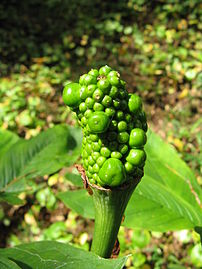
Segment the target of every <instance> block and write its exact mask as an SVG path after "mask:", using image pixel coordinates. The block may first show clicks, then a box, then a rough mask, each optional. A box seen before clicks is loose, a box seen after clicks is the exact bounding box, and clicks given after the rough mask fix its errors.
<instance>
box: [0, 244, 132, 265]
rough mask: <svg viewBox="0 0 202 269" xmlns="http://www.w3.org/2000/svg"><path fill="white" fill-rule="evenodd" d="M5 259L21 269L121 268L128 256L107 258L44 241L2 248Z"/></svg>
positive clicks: (2, 256)
mask: <svg viewBox="0 0 202 269" xmlns="http://www.w3.org/2000/svg"><path fill="white" fill-rule="evenodd" d="M5 259H9V260H11V261H13V262H15V263H16V264H17V265H18V266H19V267H20V268H21V269H27V268H29V269H32V268H33V269H36V268H38V269H42V268H43V269H44V268H47V269H48V268H55V269H57V268H63V269H78V268H82V269H89V268H92V269H93V268H96V269H103V268H105V269H121V268H123V266H124V264H125V262H126V260H127V257H123V258H119V259H108V260H107V259H103V258H100V257H98V256H97V255H95V254H93V253H91V252H87V251H84V250H82V249H79V248H76V247H73V246H72V245H69V244H63V243H59V242H56V241H55V242H54V241H42V242H35V243H29V244H23V245H19V246H16V247H13V248H8V249H0V261H1V260H5ZM8 268H9V267H8ZM17 268H18V267H16V269H17ZM13 269H15V267H13Z"/></svg>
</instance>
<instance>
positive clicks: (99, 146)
mask: <svg viewBox="0 0 202 269" xmlns="http://www.w3.org/2000/svg"><path fill="white" fill-rule="evenodd" d="M92 149H93V151H98V152H99V151H100V149H101V145H100V144H99V143H98V142H93V143H92Z"/></svg>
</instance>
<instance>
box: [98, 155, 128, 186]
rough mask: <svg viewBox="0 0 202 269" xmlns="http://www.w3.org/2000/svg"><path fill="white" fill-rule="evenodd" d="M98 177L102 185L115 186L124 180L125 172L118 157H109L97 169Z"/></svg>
mask: <svg viewBox="0 0 202 269" xmlns="http://www.w3.org/2000/svg"><path fill="white" fill-rule="evenodd" d="M98 175H99V178H100V181H101V184H102V185H103V186H110V187H116V186H119V185H121V184H122V183H124V182H125V180H126V173H125V169H124V166H123V164H122V162H121V161H120V160H119V159H115V158H109V159H108V160H106V162H105V163H104V164H103V166H102V167H101V169H100V171H99V174H98Z"/></svg>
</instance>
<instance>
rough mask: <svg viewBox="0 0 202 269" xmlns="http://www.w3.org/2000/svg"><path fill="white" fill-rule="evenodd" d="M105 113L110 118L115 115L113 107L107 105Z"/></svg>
mask: <svg viewBox="0 0 202 269" xmlns="http://www.w3.org/2000/svg"><path fill="white" fill-rule="evenodd" d="M105 113H106V115H107V116H108V117H110V118H112V117H113V116H114V115H115V113H116V110H115V109H114V108H112V107H107V108H106V109H105Z"/></svg>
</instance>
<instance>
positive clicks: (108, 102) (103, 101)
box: [102, 95, 112, 107]
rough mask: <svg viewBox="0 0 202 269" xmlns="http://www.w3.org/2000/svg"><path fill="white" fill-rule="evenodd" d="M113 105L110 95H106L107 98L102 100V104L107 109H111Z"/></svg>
mask: <svg viewBox="0 0 202 269" xmlns="http://www.w3.org/2000/svg"><path fill="white" fill-rule="evenodd" d="M111 103H112V98H111V97H110V96H109V95H105V97H104V98H103V100H102V104H103V106H105V107H110V106H111Z"/></svg>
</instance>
